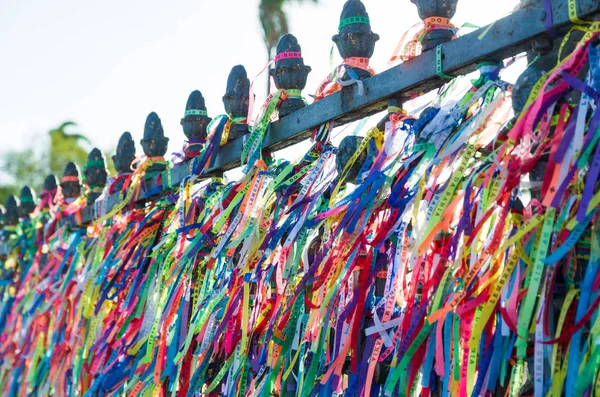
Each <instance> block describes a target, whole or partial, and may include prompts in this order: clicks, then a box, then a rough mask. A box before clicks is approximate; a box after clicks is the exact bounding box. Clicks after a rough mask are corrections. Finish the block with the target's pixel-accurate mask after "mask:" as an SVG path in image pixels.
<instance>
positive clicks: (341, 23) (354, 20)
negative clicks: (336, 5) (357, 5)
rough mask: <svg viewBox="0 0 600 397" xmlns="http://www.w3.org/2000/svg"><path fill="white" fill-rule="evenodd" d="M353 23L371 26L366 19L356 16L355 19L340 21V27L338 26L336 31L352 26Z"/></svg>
mask: <svg viewBox="0 0 600 397" xmlns="http://www.w3.org/2000/svg"><path fill="white" fill-rule="evenodd" d="M355 23H364V24H365V25H371V23H370V21H369V18H368V17H361V16H356V17H350V18H345V19H342V20H341V21H340V26H339V28H338V30H342V28H343V27H344V26H348V25H353V24H355Z"/></svg>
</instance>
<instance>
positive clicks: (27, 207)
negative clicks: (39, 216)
mask: <svg viewBox="0 0 600 397" xmlns="http://www.w3.org/2000/svg"><path fill="white" fill-rule="evenodd" d="M19 201H20V202H21V205H20V206H19V217H20V218H21V219H29V215H30V214H31V213H32V212H33V210H34V209H35V206H36V202H35V192H34V191H33V190H32V189H31V188H30V187H29V186H23V188H22V189H21V192H20V193H19Z"/></svg>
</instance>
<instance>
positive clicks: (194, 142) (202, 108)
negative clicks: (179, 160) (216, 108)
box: [181, 90, 212, 159]
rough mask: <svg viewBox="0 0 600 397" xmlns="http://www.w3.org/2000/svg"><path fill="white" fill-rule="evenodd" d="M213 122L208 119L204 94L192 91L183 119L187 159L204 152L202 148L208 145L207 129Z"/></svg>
mask: <svg viewBox="0 0 600 397" xmlns="http://www.w3.org/2000/svg"><path fill="white" fill-rule="evenodd" d="M211 120H212V119H211V118H210V117H208V112H207V111H206V105H205V103H204V97H203V96H202V93H201V92H200V91H198V90H195V91H192V93H191V94H190V96H189V97H188V100H187V103H186V105H185V113H184V116H183V118H182V119H181V125H182V126H183V133H184V134H185V136H186V137H187V139H188V141H187V143H186V145H185V148H184V150H183V151H184V153H185V158H186V159H191V158H193V157H196V156H197V155H198V153H199V152H200V151H201V150H202V146H203V145H204V144H206V127H207V126H208V123H210V121H211Z"/></svg>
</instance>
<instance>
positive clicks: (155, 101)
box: [0, 0, 518, 157]
mask: <svg viewBox="0 0 600 397" xmlns="http://www.w3.org/2000/svg"><path fill="white" fill-rule="evenodd" d="M363 2H364V4H365V6H366V8H367V11H368V13H369V16H370V20H371V26H372V29H373V31H374V32H375V33H378V34H379V36H380V37H381V39H380V40H379V41H378V42H377V44H376V46H375V54H374V56H373V58H372V59H371V65H372V66H373V67H374V68H375V70H376V71H378V72H381V71H384V70H385V69H387V68H388V67H389V66H388V64H387V61H388V59H389V58H390V56H391V54H392V53H393V51H394V49H395V47H396V45H397V44H398V41H399V40H400V38H401V37H402V35H403V33H404V32H405V31H406V30H408V29H409V28H410V27H411V26H413V25H414V24H415V23H417V22H419V18H418V15H417V11H416V7H415V6H414V5H413V4H412V3H411V2H410V1H409V0H363ZM258 3H259V0H220V1H209V0H172V1H169V2H166V1H164V0H104V1H81V0H53V1H47V0H0V138H1V140H0V142H2V144H1V145H0V156H2V153H5V152H6V151H9V150H18V149H22V148H25V147H34V148H36V149H37V150H42V148H43V145H45V144H47V131H49V130H50V129H52V128H54V127H57V126H58V125H60V124H61V123H62V122H63V121H66V120H72V121H75V122H76V123H77V124H78V127H77V128H75V129H73V130H71V131H72V132H80V133H83V134H85V135H86V136H87V137H89V138H90V140H91V141H92V142H93V145H94V146H97V147H99V148H100V149H102V150H103V151H105V152H107V153H109V152H112V151H113V150H114V148H115V147H116V144H117V141H118V138H119V136H120V135H121V134H122V133H123V132H124V131H130V132H131V133H132V135H133V137H134V140H135V141H136V142H139V140H140V139H141V137H142V135H143V128H144V122H145V119H146V116H147V115H148V113H150V112H151V111H155V112H157V113H158V115H159V117H160V118H161V119H162V124H163V127H164V129H165V134H166V135H167V136H168V137H169V138H170V142H169V151H168V154H170V153H172V152H175V151H179V150H180V149H181V147H182V145H183V141H184V139H185V136H184V135H183V131H182V130H181V126H180V124H179V121H180V119H181V117H182V116H183V111H184V109H185V103H186V100H187V97H188V95H189V94H190V92H192V91H193V90H195V89H199V90H200V91H201V92H202V93H203V95H204V97H205V99H206V104H207V108H208V112H209V115H210V116H212V117H214V116H216V115H219V114H222V113H223V112H224V110H223V104H222V101H221V98H222V96H223V94H224V91H225V87H226V82H227V76H228V74H229V72H230V70H231V68H232V67H233V66H234V65H237V64H242V65H244V66H245V67H246V70H247V71H248V75H249V77H250V78H251V79H253V78H254V76H255V75H256V74H257V73H258V72H260V70H262V69H263V68H264V66H265V65H266V63H267V58H266V50H265V47H264V42H263V34H262V30H261V26H260V22H259V19H258ZM300 3H301V4H299V2H297V1H291V2H290V4H289V5H288V6H287V7H286V10H287V12H288V17H289V22H290V30H291V33H292V34H294V35H295V36H296V37H297V38H298V41H299V43H300V45H301V46H302V52H303V56H304V61H305V63H306V64H307V65H310V66H311V67H312V72H311V73H310V75H309V78H308V83H307V86H306V89H305V91H304V93H305V94H306V93H313V92H314V90H315V88H316V87H317V86H318V84H319V83H320V82H321V81H322V80H323V78H325V77H326V76H327V74H328V73H329V72H330V69H331V67H330V56H329V54H330V50H331V45H332V41H331V36H332V35H333V34H335V33H336V30H337V25H338V22H339V14H340V12H341V10H342V7H343V4H344V0H320V2H319V4H318V5H315V4H312V3H311V2H309V1H304V2H300ZM517 4H518V0H503V1H498V0H460V1H459V3H458V10H457V13H456V16H455V17H454V18H453V22H454V23H455V25H457V26H461V25H462V24H463V23H465V22H470V23H473V24H477V25H479V26H483V25H486V24H488V23H491V22H493V21H494V20H496V19H499V18H502V17H503V16H506V15H507V14H509V13H510V12H511V11H512V10H513V9H514V7H515V6H516V5H517ZM336 56H337V54H336ZM335 60H336V61H339V60H340V58H339V56H337V57H336V59H335ZM336 64H337V63H336ZM265 79H266V73H265V74H263V75H262V76H261V77H259V78H257V79H256V82H255V84H254V85H255V87H256V89H255V93H256V102H257V105H256V106H257V107H259V106H260V104H261V103H262V102H263V100H264V98H265V96H266V89H265V88H266V80H265ZM138 154H141V147H140V146H139V145H138ZM168 157H170V156H168Z"/></svg>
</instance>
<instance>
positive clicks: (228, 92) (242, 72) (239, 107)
mask: <svg viewBox="0 0 600 397" xmlns="http://www.w3.org/2000/svg"><path fill="white" fill-rule="evenodd" d="M252 95H254V94H252ZM252 99H253V100H254V98H252ZM249 104H250V79H248V74H247V73H246V69H245V68H244V67H243V66H242V65H236V66H234V67H233V68H232V69H231V72H229V76H228V77H227V88H226V89H225V95H223V107H224V108H225V112H226V113H227V115H228V116H229V118H230V119H231V127H230V130H229V136H228V137H227V141H232V140H234V139H236V138H239V137H241V136H242V135H246V134H248V133H249V132H250V131H249V130H248V106H249Z"/></svg>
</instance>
